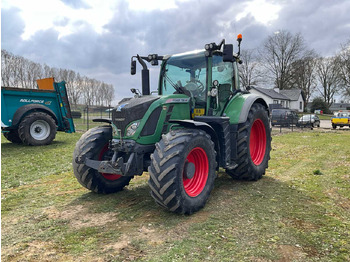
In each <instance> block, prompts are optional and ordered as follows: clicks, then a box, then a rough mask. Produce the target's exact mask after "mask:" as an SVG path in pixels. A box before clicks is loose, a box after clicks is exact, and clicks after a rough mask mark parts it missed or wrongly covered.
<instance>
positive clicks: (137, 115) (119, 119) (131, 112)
mask: <svg viewBox="0 0 350 262" xmlns="http://www.w3.org/2000/svg"><path fill="white" fill-rule="evenodd" d="M157 99H159V97H156V96H143V97H139V98H133V99H130V100H128V101H125V102H122V103H120V104H118V106H117V107H116V108H114V109H113V111H112V121H113V124H114V125H115V126H116V127H117V128H118V129H120V131H121V136H124V133H125V128H126V126H127V125H128V124H129V123H131V122H133V121H135V120H139V119H142V117H143V116H144V115H145V113H146V111H147V110H148V108H149V107H150V105H151V104H152V103H153V102H154V101H156V100H157Z"/></svg>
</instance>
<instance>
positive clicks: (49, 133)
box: [18, 112, 57, 146]
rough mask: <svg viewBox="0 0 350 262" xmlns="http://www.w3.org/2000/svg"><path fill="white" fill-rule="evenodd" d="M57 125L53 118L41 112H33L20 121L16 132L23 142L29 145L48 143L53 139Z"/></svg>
mask: <svg viewBox="0 0 350 262" xmlns="http://www.w3.org/2000/svg"><path fill="white" fill-rule="evenodd" d="M56 129H57V126H56V123H55V120H53V118H52V117H51V116H50V115H48V114H46V113H43V112H34V113H31V114H29V115H27V116H26V117H24V118H23V120H22V121H21V122H20V124H19V127H18V134H19V137H20V138H21V140H22V142H23V144H26V145H29V146H42V145H48V144H50V143H51V142H52V140H54V139H55V136H56V132H57V130H56Z"/></svg>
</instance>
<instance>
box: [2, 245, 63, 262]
mask: <svg viewBox="0 0 350 262" xmlns="http://www.w3.org/2000/svg"><path fill="white" fill-rule="evenodd" d="M23 250H25V252H24V251H23ZM1 256H2V259H3V261H21V262H22V261H69V258H68V257H66V255H64V254H62V253H60V252H58V251H57V250H56V249H55V247H54V245H53V244H52V243H51V242H42V241H33V242H30V243H25V244H23V243H22V244H17V245H14V246H12V247H11V248H5V249H2V254H1Z"/></svg>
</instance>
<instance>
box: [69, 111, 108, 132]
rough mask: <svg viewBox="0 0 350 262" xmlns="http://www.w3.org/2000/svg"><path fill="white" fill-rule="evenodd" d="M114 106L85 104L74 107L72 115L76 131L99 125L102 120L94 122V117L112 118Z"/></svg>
mask: <svg viewBox="0 0 350 262" xmlns="http://www.w3.org/2000/svg"><path fill="white" fill-rule="evenodd" d="M112 109H113V107H96V106H85V107H77V108H74V109H72V116H73V121H74V126H75V130H76V131H83V132H85V131H86V130H89V129H90V128H92V127H95V126H99V125H101V124H102V123H101V122H93V120H94V119H100V118H104V119H111V118H112Z"/></svg>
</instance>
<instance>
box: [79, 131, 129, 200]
mask: <svg viewBox="0 0 350 262" xmlns="http://www.w3.org/2000/svg"><path fill="white" fill-rule="evenodd" d="M111 139H112V127H111V126H99V127H95V128H92V129H90V130H89V131H87V132H86V133H85V134H84V135H82V137H81V138H80V140H79V141H78V142H77V144H76V146H75V150H74V153H73V170H74V175H75V177H76V178H77V180H78V181H79V183H80V184H81V185H83V186H84V187H85V188H87V189H89V190H91V191H93V192H96V193H104V194H109V193H114V192H118V191H121V190H122V189H123V188H124V187H125V186H126V185H128V184H129V182H130V180H131V179H132V178H133V177H127V176H121V175H118V174H106V173H100V172H98V171H97V170H96V169H93V168H90V167H88V166H86V165H85V164H78V163H77V162H76V159H78V158H82V159H84V158H89V159H92V160H110V159H111V158H112V156H113V151H112V150H110V149H109V148H108V144H109V141H110V140H111Z"/></svg>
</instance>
